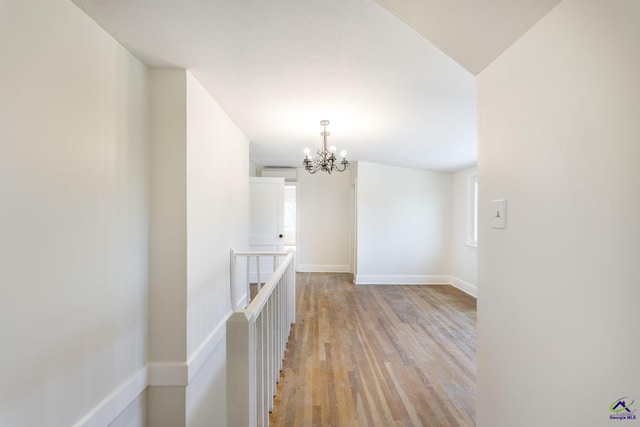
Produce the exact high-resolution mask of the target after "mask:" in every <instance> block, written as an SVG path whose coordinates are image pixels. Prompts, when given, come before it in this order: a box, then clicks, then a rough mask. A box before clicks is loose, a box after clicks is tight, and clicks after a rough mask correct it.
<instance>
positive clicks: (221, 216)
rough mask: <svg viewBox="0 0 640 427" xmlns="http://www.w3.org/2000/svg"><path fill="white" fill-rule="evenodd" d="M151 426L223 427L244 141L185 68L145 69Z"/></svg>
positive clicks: (240, 235) (242, 233)
mask: <svg viewBox="0 0 640 427" xmlns="http://www.w3.org/2000/svg"><path fill="white" fill-rule="evenodd" d="M151 76H152V115H153V121H152V137H153V143H152V171H153V173H152V189H153V191H152V215H151V218H152V229H151V241H150V244H151V248H152V250H151V264H150V266H151V283H150V286H151V287H150V294H151V298H150V301H151V306H150V311H151V314H152V315H151V316H150V329H151V349H152V351H151V358H150V381H149V383H150V389H149V391H148V393H147V407H148V417H149V424H151V425H154V426H171V427H178V426H183V425H186V426H190V425H225V424H226V422H225V420H226V371H225V360H226V359H225V357H226V356H225V355H226V346H225V340H224V339H225V331H226V328H225V322H226V319H227V317H228V316H229V314H230V312H231V304H230V295H229V277H230V265H229V250H230V248H232V247H236V248H240V249H243V248H246V245H247V241H248V228H249V219H248V211H249V167H248V161H247V159H248V155H249V151H248V150H249V143H248V140H247V138H246V137H245V135H244V134H243V133H242V132H241V131H240V130H239V129H238V128H237V127H236V126H235V125H234V124H233V122H232V121H231V120H230V119H229V117H228V116H227V115H226V114H225V113H224V111H223V110H222V109H221V108H220V106H219V105H218V104H217V103H216V102H215V101H214V100H213V99H212V98H211V96H210V95H209V94H208V93H207V91H206V90H205V89H204V88H203V87H202V86H201V85H200V83H199V82H198V81H197V80H196V79H195V78H194V77H193V76H192V75H191V74H190V73H189V72H188V71H186V70H152V71H151Z"/></svg>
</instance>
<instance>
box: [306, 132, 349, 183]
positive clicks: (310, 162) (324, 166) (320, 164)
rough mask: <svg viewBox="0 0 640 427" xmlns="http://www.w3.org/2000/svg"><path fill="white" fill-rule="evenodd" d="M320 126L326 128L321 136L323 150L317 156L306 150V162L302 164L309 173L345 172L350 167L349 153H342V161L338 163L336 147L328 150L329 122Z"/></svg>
mask: <svg viewBox="0 0 640 427" xmlns="http://www.w3.org/2000/svg"><path fill="white" fill-rule="evenodd" d="M320 125H321V126H322V127H323V128H324V130H323V131H322V132H320V135H321V136H322V148H321V149H318V150H317V151H316V154H315V155H313V156H312V155H311V150H309V149H308V148H305V149H304V160H303V161H302V164H303V165H304V168H305V169H306V170H307V172H309V173H316V172H318V171H324V172H327V173H331V172H332V171H338V172H344V171H345V170H346V169H347V168H348V167H349V161H348V160H347V152H346V151H344V150H343V151H341V152H340V157H342V160H341V161H337V160H338V159H337V158H336V147H335V146H333V145H332V146H331V147H329V149H327V137H328V136H329V135H330V134H329V132H328V131H327V125H329V120H322V121H321V122H320Z"/></svg>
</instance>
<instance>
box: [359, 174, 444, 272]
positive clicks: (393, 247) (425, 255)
mask: <svg viewBox="0 0 640 427" xmlns="http://www.w3.org/2000/svg"><path fill="white" fill-rule="evenodd" d="M357 211H358V212H357V236H358V242H357V245H358V248H357V251H358V266H357V272H356V282H357V283H363V284H364V283H378V284H384V283H449V281H450V279H449V274H450V269H451V261H450V250H449V249H450V246H449V245H450V241H451V174H450V173H446V172H434V171H425V170H417V169H408V168H401V167H395V166H385V165H380V164H374V163H366V162H358V176H357Z"/></svg>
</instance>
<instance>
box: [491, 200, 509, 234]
mask: <svg viewBox="0 0 640 427" xmlns="http://www.w3.org/2000/svg"><path fill="white" fill-rule="evenodd" d="M491 208H492V212H491V227H493V228H507V201H506V200H505V199H499V200H492V201H491Z"/></svg>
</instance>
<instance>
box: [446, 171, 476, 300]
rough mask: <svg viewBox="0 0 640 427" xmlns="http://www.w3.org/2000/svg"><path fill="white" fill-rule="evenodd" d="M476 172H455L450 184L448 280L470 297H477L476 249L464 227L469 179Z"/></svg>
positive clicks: (467, 213) (467, 216)
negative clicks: (449, 272) (449, 268)
mask: <svg viewBox="0 0 640 427" xmlns="http://www.w3.org/2000/svg"><path fill="white" fill-rule="evenodd" d="M475 173H477V168H475V167H474V168H469V169H465V170H462V171H459V172H456V173H454V174H453V176H452V184H451V185H452V194H451V198H452V200H451V202H452V207H451V281H452V282H453V284H454V285H455V286H457V287H459V288H460V289H463V290H464V291H465V292H468V293H469V294H471V295H473V296H476V295H477V283H478V277H477V276H478V248H477V247H475V246H470V245H468V244H467V237H468V236H467V235H468V228H467V227H468V220H469V176H470V175H472V174H475Z"/></svg>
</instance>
